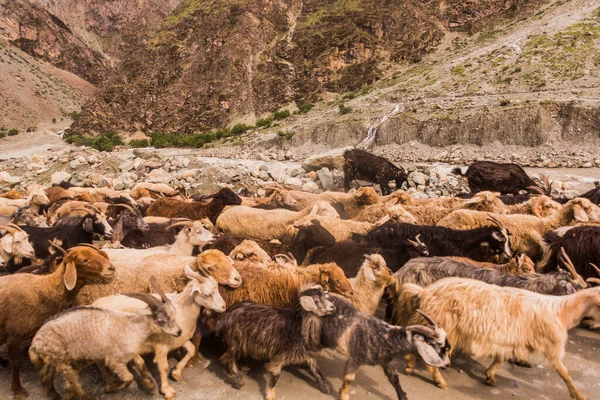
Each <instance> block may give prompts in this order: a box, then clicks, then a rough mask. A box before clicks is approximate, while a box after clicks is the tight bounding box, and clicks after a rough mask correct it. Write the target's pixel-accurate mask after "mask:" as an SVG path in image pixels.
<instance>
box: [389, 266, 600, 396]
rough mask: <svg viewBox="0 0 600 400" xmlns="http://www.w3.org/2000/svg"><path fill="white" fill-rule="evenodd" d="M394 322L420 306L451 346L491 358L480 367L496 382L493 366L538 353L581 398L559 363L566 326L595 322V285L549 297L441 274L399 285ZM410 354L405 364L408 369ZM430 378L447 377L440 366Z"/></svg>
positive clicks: (599, 295)
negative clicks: (437, 278) (433, 278)
mask: <svg viewBox="0 0 600 400" xmlns="http://www.w3.org/2000/svg"><path fill="white" fill-rule="evenodd" d="M397 304H398V306H399V307H398V308H397V309H395V310H394V323H397V324H407V323H418V321H419V320H420V319H421V318H419V316H418V315H417V314H416V313H415V312H414V311H415V309H416V308H419V309H421V310H423V311H424V312H426V313H427V314H429V315H431V316H432V317H433V318H434V319H435V320H436V321H437V322H438V323H439V324H440V326H441V327H442V328H444V329H445V330H446V332H448V341H449V342H450V344H451V345H452V348H453V349H455V350H462V351H464V352H466V353H468V354H471V355H473V356H474V357H483V356H487V357H492V358H494V361H493V363H492V365H491V366H490V367H489V368H488V369H487V371H486V372H485V376H486V383H487V384H488V385H490V386H496V378H495V374H496V370H497V368H498V367H499V366H500V364H501V363H502V362H503V361H504V360H506V359H510V358H513V357H517V358H519V359H527V357H528V355H529V353H533V352H539V353H542V354H543V355H544V356H545V357H546V360H548V362H549V363H550V365H551V366H552V367H554V368H555V369H556V371H557V372H558V374H559V375H560V377H561V378H562V379H563V380H564V381H565V383H566V384H567V388H568V389H569V394H570V395H571V397H572V398H574V399H578V400H585V398H586V397H585V396H584V395H583V394H582V393H581V392H580V391H579V389H577V388H576V387H575V385H574V383H573V380H572V379H571V377H570V375H569V372H568V370H567V368H566V367H565V366H564V365H563V363H562V358H563V356H564V352H565V346H566V344H567V340H568V331H569V330H570V329H572V328H574V327H576V326H577V325H579V323H580V322H581V320H582V319H583V318H584V317H592V319H593V321H594V323H595V325H596V327H599V326H600V287H595V288H590V289H585V290H582V291H580V292H577V293H574V294H570V295H566V296H548V295H543V294H539V293H533V292H529V291H526V290H519V289H515V288H507V287H499V286H496V285H489V284H487V283H484V282H480V281H477V280H472V279H462V278H446V279H442V280H440V281H438V282H436V283H434V284H432V285H429V286H427V287H426V288H421V287H419V286H417V285H412V284H405V285H403V286H402V288H401V295H400V297H399V299H398V302H397ZM413 368H414V359H413V360H411V362H409V363H408V368H407V372H412V369H413ZM431 372H433V377H434V380H435V382H436V383H438V385H439V386H441V387H446V382H445V381H444V379H443V378H442V376H441V375H440V373H439V371H438V370H436V369H433V370H432V371H431Z"/></svg>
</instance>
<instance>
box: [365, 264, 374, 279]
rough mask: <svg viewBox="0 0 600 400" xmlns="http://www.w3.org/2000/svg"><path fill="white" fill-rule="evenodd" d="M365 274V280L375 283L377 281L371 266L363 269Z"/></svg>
mask: <svg viewBox="0 0 600 400" xmlns="http://www.w3.org/2000/svg"><path fill="white" fill-rule="evenodd" d="M363 274H364V275H365V278H367V279H369V280H371V281H374V280H375V279H376V278H375V274H374V273H373V269H372V268H371V267H369V266H365V267H364V268H363Z"/></svg>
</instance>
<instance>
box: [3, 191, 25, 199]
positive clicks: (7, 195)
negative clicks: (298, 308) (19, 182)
mask: <svg viewBox="0 0 600 400" xmlns="http://www.w3.org/2000/svg"><path fill="white" fill-rule="evenodd" d="M0 197H1V198H3V199H11V200H17V199H20V198H21V195H20V194H19V192H17V191H16V190H15V189H10V190H9V191H8V192H6V193H2V194H0Z"/></svg>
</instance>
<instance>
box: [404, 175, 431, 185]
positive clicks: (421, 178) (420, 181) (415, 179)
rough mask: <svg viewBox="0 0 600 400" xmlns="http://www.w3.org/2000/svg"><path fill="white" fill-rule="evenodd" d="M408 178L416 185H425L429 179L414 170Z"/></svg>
mask: <svg viewBox="0 0 600 400" xmlns="http://www.w3.org/2000/svg"><path fill="white" fill-rule="evenodd" d="M409 178H410V179H412V180H413V182H414V183H416V184H417V185H426V184H427V181H428V180H429V177H428V176H427V175H425V174H424V173H422V172H414V173H413V174H412V176H410V177H409Z"/></svg>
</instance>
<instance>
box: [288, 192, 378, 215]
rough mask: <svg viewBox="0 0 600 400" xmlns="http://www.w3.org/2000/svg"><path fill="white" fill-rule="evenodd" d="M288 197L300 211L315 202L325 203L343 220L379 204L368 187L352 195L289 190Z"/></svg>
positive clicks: (376, 195) (375, 193) (375, 195)
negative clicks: (292, 198) (329, 204)
mask: <svg viewBox="0 0 600 400" xmlns="http://www.w3.org/2000/svg"><path fill="white" fill-rule="evenodd" d="M290 195H291V196H293V197H294V199H296V202H297V207H298V209H300V210H302V209H305V208H306V207H308V206H311V205H313V204H315V203H316V202H317V201H327V202H329V203H331V205H332V206H333V207H334V208H335V209H336V211H337V212H338V213H339V214H340V216H341V217H342V218H343V219H348V218H354V217H356V216H357V215H358V214H359V213H360V212H361V210H362V209H363V208H364V207H367V206H370V205H374V204H379V203H381V202H382V201H381V197H380V196H379V195H378V194H377V192H375V190H373V189H372V188H370V187H361V188H359V189H358V190H357V191H356V192H354V193H341V192H329V191H328V192H323V193H319V194H316V193H309V192H302V191H299V190H291V191H290Z"/></svg>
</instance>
